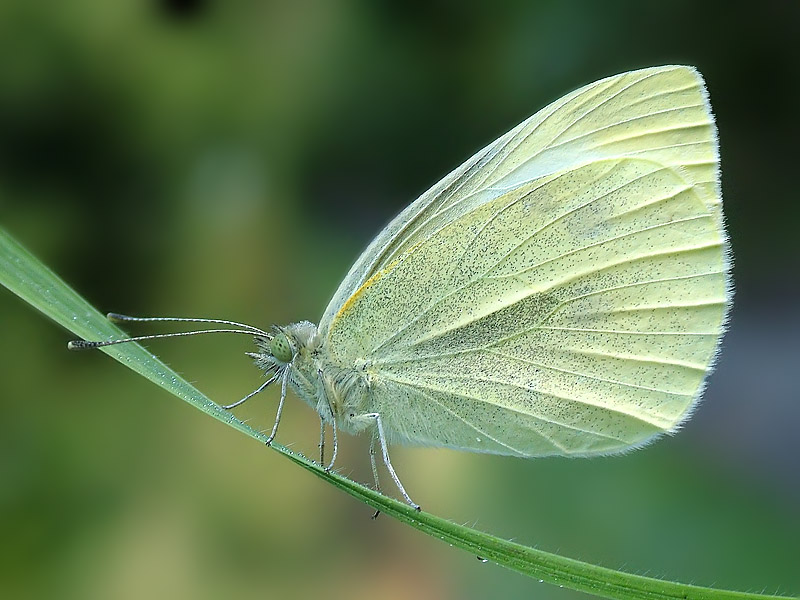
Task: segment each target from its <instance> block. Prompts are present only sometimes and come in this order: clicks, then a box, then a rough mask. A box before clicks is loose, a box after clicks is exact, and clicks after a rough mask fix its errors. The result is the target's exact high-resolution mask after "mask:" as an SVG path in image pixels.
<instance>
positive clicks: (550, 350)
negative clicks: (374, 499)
mask: <svg viewBox="0 0 800 600" xmlns="http://www.w3.org/2000/svg"><path fill="white" fill-rule="evenodd" d="M718 163H719V159H718V150H717V138H716V130H715V126H714V118H713V116H712V114H711V109H710V106H709V102H708V97H707V93H706V90H705V86H704V83H703V80H702V77H701V76H700V74H699V73H698V72H697V71H696V70H695V69H693V68H691V67H683V66H665V67H655V68H650V69H644V70H640V71H632V72H628V73H623V74H621V75H616V76H614V77H609V78H607V79H603V80H601V81H598V82H596V83H592V84H590V85H587V86H585V87H583V88H581V89H579V90H577V91H575V92H573V93H571V94H568V95H567V96H564V97H563V98H561V99H560V100H558V101H556V102H554V103H552V104H551V105H549V106H547V107H546V108H544V109H542V110H541V111H539V112H538V113H536V114H535V115H534V116H532V117H531V118H529V119H528V120H526V121H525V122H523V123H522V124H520V125H519V126H517V127H516V128H514V129H513V130H511V131H510V132H508V133H507V134H506V135H504V136H502V137H501V138H500V139H498V140H496V141H495V142H493V143H492V144H490V145H489V146H487V147H486V148H484V149H483V150H481V151H480V152H478V153H477V154H475V155H474V156H473V157H472V158H470V159H469V160H468V161H467V162H465V163H464V164H463V165H461V166H460V167H458V168H457V169H456V170H455V171H453V172H452V173H450V174H449V175H448V176H447V177H445V178H444V179H443V180H442V181H440V182H439V183H437V184H436V185H435V186H434V187H433V188H431V189H430V190H429V191H428V192H426V193H425V194H423V195H422V196H421V197H420V198H419V199H417V200H416V201H415V202H413V203H412V204H411V205H410V206H408V207H407V208H406V209H405V210H404V211H403V212H402V213H401V214H400V215H398V216H397V217H396V218H395V219H394V220H393V221H392V222H391V223H389V225H388V226H387V227H386V228H385V229H384V230H383V231H381V232H380V233H379V234H378V236H377V237H376V238H375V239H374V240H373V241H372V243H371V244H370V245H369V247H368V248H367V249H366V251H365V252H364V253H363V254H362V255H361V256H360V257H359V259H358V260H357V261H356V263H355V265H353V267H352V268H351V269H350V272H349V273H348V275H347V277H346V278H345V279H344V281H343V282H342V284H341V285H340V286H339V289H338V290H337V291H336V293H335V294H334V296H333V299H332V300H331V301H330V304H329V305H328V307H327V309H326V310H325V313H324V315H323V316H322V320H321V321H320V324H319V326H316V325H314V324H312V323H309V322H300V323H295V324H292V325H288V326H285V327H277V328H275V330H274V331H273V332H266V331H263V330H260V329H258V328H255V327H252V326H249V325H242V324H240V323H235V322H231V321H221V320H208V319H186V320H189V321H196V322H213V323H223V324H228V325H233V326H236V327H237V329H234V330H233V331H238V332H240V333H247V334H250V335H254V336H255V338H256V343H257V346H258V352H255V353H253V354H252V356H253V357H254V358H255V359H256V363H257V364H258V365H259V366H260V367H261V368H263V369H264V370H265V371H266V372H267V374H268V375H270V378H269V379H268V380H267V382H266V383H265V384H264V385H262V386H261V387H260V388H259V389H258V390H256V392H253V394H250V395H248V396H247V397H246V398H244V399H243V400H241V401H240V402H237V403H236V404H234V405H230V407H233V406H236V405H238V404H239V403H241V402H242V401H244V400H246V399H247V398H249V397H251V396H252V395H254V394H255V393H257V392H259V391H261V390H262V389H264V388H265V387H267V385H269V384H271V383H273V382H280V383H281V386H282V389H281V399H280V404H279V406H278V415H277V418H276V421H275V426H274V427H273V430H272V434H271V435H270V438H269V439H270V441H271V440H272V439H273V438H274V436H275V433H276V431H277V427H278V423H279V421H280V415H281V411H282V408H283V403H284V400H285V397H286V391H287V388H291V389H292V390H294V391H295V393H296V394H297V395H298V396H300V398H302V399H303V400H305V401H306V402H307V403H308V404H310V405H311V406H312V407H313V408H314V409H315V410H316V411H317V412H318V413H319V416H320V419H321V421H322V436H321V437H322V440H321V444H320V445H321V448H322V447H324V428H325V426H326V425H330V426H331V427H332V430H333V439H334V448H333V457H332V459H331V462H330V464H329V465H328V468H330V467H332V466H333V461H334V460H335V458H336V450H337V445H338V444H337V436H336V434H337V430H342V431H346V432H348V433H359V432H361V431H363V430H367V431H369V433H370V435H371V436H372V445H371V451H370V456H371V459H372V466H373V473H374V474H375V481H376V486H377V479H378V477H377V468H376V464H375V447H376V443H377V444H379V445H380V450H381V453H382V457H383V461H384V463H385V465H386V467H387V468H388V470H389V472H390V474H391V475H392V477H393V479H394V481H395V483H396V484H397V486H398V488H399V490H400V492H401V493H402V495H403V497H404V498H405V499H406V501H407V502H408V503H409V504H411V505H412V506H415V507H416V506H417V505H416V504H415V503H414V502H413V501H412V500H411V498H410V497H409V495H408V494H407V493H406V491H405V489H404V488H403V486H402V484H401V482H400V479H399V478H398V477H397V475H396V473H395V471H394V469H393V467H392V464H391V462H390V460H389V455H388V451H387V447H388V444H389V443H391V442H399V443H405V444H414V445H427V446H446V447H450V448H459V449H462V450H471V451H475V452H489V453H494V454H506V455H513V456H523V457H533V456H546V455H570V456H576V455H578V456H588V455H596V454H609V453H614V452H619V451H624V450H627V449H630V448H635V447H638V446H641V445H643V444H646V443H647V442H649V441H650V440H652V439H653V438H655V437H656V436H658V435H660V434H663V433H667V432H672V431H675V430H676V429H677V428H678V427H679V425H680V424H681V423H682V422H683V421H685V420H686V419H687V418H688V416H689V415H690V414H691V411H692V408H693V407H694V406H695V404H696V403H697V400H698V399H699V397H700V394H701V392H702V389H703V383H704V379H705V377H706V375H707V374H708V372H709V370H710V369H711V367H712V365H713V362H714V358H715V355H716V352H717V348H718V345H719V342H720V338H721V336H722V334H723V331H724V326H725V320H726V314H727V311H728V308H729V306H730V300H731V294H732V286H731V282H730V277H729V262H730V261H729V252H728V249H727V243H726V236H725V231H724V227H723V217H722V200H721V195H720V188H719V164H718ZM116 318H118V319H121V320H154V319H135V318H129V317H122V316H119V315H117V316H116ZM156 320H184V319H163V318H162V319H156ZM190 333H191V332H190ZM168 335H170V334H168ZM146 337H154V336H146ZM136 339H140V338H136ZM124 341H127V340H117V342H124ZM88 344H90V345H91V347H96V346H97V345H105V343H102V342H101V343H88ZM80 347H87V345H86V343H84V344H83V345H80ZM226 408H227V407H226ZM417 508H418V507H417Z"/></svg>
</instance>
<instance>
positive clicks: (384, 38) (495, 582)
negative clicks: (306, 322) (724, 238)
mask: <svg viewBox="0 0 800 600" xmlns="http://www.w3.org/2000/svg"><path fill="white" fill-rule="evenodd" d="M799 38H800V4H799V3H797V2H783V1H778V0H762V1H761V2H757V3H753V2H730V3H697V2H688V1H683V0H676V1H673V2H669V3H664V2H658V3H633V2H593V1H588V0H587V1H585V2H556V1H547V2H530V1H527V2H526V1H518V2H483V3H472V2H456V1H434V2H405V3H400V2H386V1H383V2H379V1H368V0H363V1H361V2H358V1H350V2H332V1H329V0H300V1H295V2H248V1H244V0H238V1H230V0H229V1H227V2H221V1H217V2H214V1H212V0H206V1H200V0H196V1H194V2H192V1H190V0H185V1H183V2H179V1H174V2H157V1H155V0H151V1H143V0H117V1H115V2H106V1H103V0H72V1H70V2H52V3H46V4H45V3H38V2H27V1H24V0H7V1H6V2H3V3H0V222H2V226H3V227H5V228H6V229H7V230H8V231H10V232H11V234H12V235H14V236H15V237H16V238H17V239H19V240H20V241H21V242H22V243H23V244H25V245H27V246H28V247H29V248H30V249H31V250H32V251H33V252H34V253H35V254H37V255H38V256H39V257H40V258H41V259H43V260H44V261H45V262H46V263H47V264H49V265H51V266H52V267H53V268H54V270H55V271H56V272H57V273H59V274H60V275H61V276H62V277H63V278H64V279H65V280H66V281H67V282H68V283H70V284H71V285H73V286H74V287H75V288H76V289H77V290H78V291H80V292H81V293H83V294H84V295H85V296H86V297H87V298H88V299H89V300H90V301H91V302H93V303H94V304H95V306H97V307H98V308H99V309H100V310H103V311H109V310H113V311H117V312H127V313H131V314H143V315H145V314H147V315H149V314H152V315H184V316H206V317H222V318H229V319H235V320H239V321H245V322H250V323H253V324H254V325H259V326H262V327H268V326H269V325H270V324H271V323H286V322H291V321H296V320H299V319H310V320H312V321H317V320H318V318H319V315H320V314H321V312H322V309H323V308H324V307H325V305H326V304H327V301H328V299H329V297H330V295H331V294H332V293H333V291H334V289H335V288H336V285H337V284H338V282H339V281H340V279H341V278H342V277H343V276H344V274H345V272H346V271H347V269H348V268H349V266H350V264H351V263H352V262H353V261H354V260H355V258H356V256H357V255H358V252H359V251H360V250H361V249H362V248H363V247H364V246H365V244H366V243H367V242H368V241H369V240H370V239H371V238H372V237H373V235H374V234H375V233H377V231H378V229H379V228H380V227H381V226H382V225H383V224H384V223H385V222H387V221H388V219H390V218H391V217H392V216H393V215H394V214H395V213H396V212H398V211H399V210H400V209H401V208H402V207H403V206H405V205H406V204H408V203H409V202H410V201H411V200H412V199H414V198H415V197H416V196H417V195H418V194H419V193H421V192H422V191H424V190H425V189H426V188H427V187H428V186H430V185H432V184H433V183H434V182H435V181H437V180H438V179H439V178H440V177H441V176H443V175H444V174H446V173H447V172H448V171H449V170H450V169H452V168H454V167H455V166H457V165H458V164H459V163H460V162H462V161H463V160H464V159H466V158H467V157H468V156H470V155H471V154H472V153H473V152H474V151H476V150H477V149H479V148H480V147H482V146H484V145H485V144H486V143H488V142H490V141H491V140H493V139H494V138H496V137H497V136H499V135H500V134H502V133H504V132H505V131H507V130H508V129H509V128H511V127H512V126H514V125H516V124H517V123H518V122H520V121H521V120H522V119H524V118H526V117H527V116H529V115H530V114H531V113H533V112H535V111H536V110H538V109H539V108H540V107H542V106H543V105H545V104H546V103H548V102H550V101H552V100H554V99H556V98H558V97H559V96H561V95H562V94H564V93H567V92H569V91H571V90H573V89H575V88H576V87H579V86H580V85H582V84H585V83H588V82H590V81H594V80H596V79H599V78H601V77H604V76H607V75H612V74H615V73H617V72H621V71H625V70H630V69H634V68H639V67H645V66H651V65H658V64H666V63H686V64H693V65H695V66H697V67H698V68H699V69H700V70H701V71H702V73H703V74H704V75H705V77H706V79H707V83H708V86H709V90H710V94H711V100H712V104H713V107H714V110H715V112H716V115H717V117H718V123H719V129H720V138H721V144H722V164H723V190H724V195H725V207H726V213H727V219H728V225H729V229H730V236H731V240H732V244H733V248H734V257H735V278H736V288H737V292H736V293H737V295H736V304H735V306H734V311H733V315H732V321H731V328H730V332H729V334H728V336H727V337H726V340H725V347H724V351H723V353H722V355H721V359H720V363H719V367H718V369H717V371H716V373H715V374H714V376H713V377H712V378H711V380H710V384H709V388H708V392H707V394H706V397H705V401H704V402H703V404H702V406H701V407H700V409H699V410H698V412H697V414H696V416H695V417H694V418H693V420H692V421H691V422H689V423H688V424H687V426H686V427H685V429H684V430H683V432H682V433H681V434H680V435H678V436H675V437H673V438H669V439H665V440H662V441H660V442H659V443H657V444H655V445H653V446H652V447H650V448H648V449H647V450H644V451H640V452H635V453H632V454H629V455H627V456H623V457H616V458H604V459H594V460H563V459H547V460H531V461H522V460H515V459H509V458H500V457H490V456H479V455H470V454H466V453H458V452H452V451H445V450H431V449H404V448H395V449H394V450H393V461H394V464H395V466H396V467H397V468H398V471H399V472H400V474H401V477H402V478H403V481H404V482H405V484H406V486H407V487H408V489H409V490H410V491H411V493H412V495H413V496H414V497H415V499H417V501H418V502H420V503H421V504H422V505H423V507H425V508H426V509H427V510H430V511H432V512H434V513H437V514H439V515H442V516H445V517H448V518H450V519H452V520H454V521H457V522H460V523H466V524H469V525H474V526H476V527H478V528H480V529H484V530H488V531H490V532H492V533H495V534H499V535H501V536H504V537H507V538H513V539H515V540H517V541H519V542H523V543H526V544H529V545H535V546H537V547H539V548H542V549H546V550H552V551H558V552H560V553H563V554H566V555H568V556H572V557H576V558H580V559H584V560H588V561H592V562H597V563H601V564H603V565H605V566H609V567H614V568H624V569H626V570H628V571H631V572H635V573H642V574H648V575H652V576H656V577H664V578H668V579H677V580H682V581H686V582H694V583H698V584H705V585H716V586H720V587H729V588H738V589H741V590H749V591H766V592H779V593H793V594H798V593H800V508H799V507H800V477H799V475H800V459H799V458H798V456H799V455H800V434H798V431H799V430H800V391H799V390H800V385H798V383H797V377H796V375H797V369H798V366H799V365H800V343H798V339H800V311H799V310H798V308H797V306H798V301H797V298H798V292H799V291H800V289H798V288H800V286H798V268H799V267H800V250H798V247H799V246H798V234H797V227H798V222H799V221H800V203H798V192H797V188H798V186H797V177H796V176H797V169H798V167H797V157H798V151H797V140H798V139H800V127H798V118H797V104H798V91H799V90H798V81H800V45H798V41H797V40H798V39H799ZM0 318H2V342H0V353H2V354H0V382H1V383H0V385H1V386H2V388H0V390H1V392H0V393H1V395H0V415H2V416H0V540H2V542H0V596H3V597H5V598H45V597H47V598H52V597H57V598H80V599H94V598H97V599H100V598H120V599H127V598H143V597H150V598H167V597H170V598H221V597H226V598H272V597H286V598H300V597H312V595H314V596H316V597H324V598H333V599H338V598H348V599H353V600H357V599H360V598H374V597H379V598H389V599H391V598H416V599H426V598H445V599H446V598H486V597H496V598H508V597H536V598H553V599H561V600H567V599H569V598H572V597H578V596H580V594H577V593H573V592H569V591H566V590H560V589H558V588H553V587H550V586H546V585H540V584H538V583H536V582H535V581H533V580H530V579H526V578H524V577H522V576H519V575H516V574H514V573H512V572H510V571H506V570H504V569H502V568H499V567H497V566H494V565H491V564H483V563H481V562H479V561H478V560H476V558H475V557H474V556H472V555H469V554H467V553H464V552H461V551H458V550H454V549H451V548H448V547H447V546H446V545H443V544H441V543H439V542H437V541H434V540H433V539H431V538H428V537H426V536H424V535H422V534H420V533H419V532H417V531H415V530H411V529H410V528H406V527H403V526H400V525H399V524H397V523H395V522H393V521H392V520H391V519H389V518H385V517H384V518H380V519H378V520H377V521H372V520H370V518H369V517H370V511H369V509H368V508H366V507H365V506H364V505H361V504H359V503H357V502H356V501H354V500H352V499H351V498H350V497H348V496H345V495H344V494H342V493H341V492H338V491H336V490H335V489H333V488H332V487H330V486H327V485H325V484H323V483H322V482H320V481H318V480H317V479H316V478H314V477H312V476H310V475H309V474H308V473H306V472H304V471H301V470H300V469H298V468H297V467H295V466H293V465H291V464H290V463H289V462H288V461H285V460H283V459H281V458H280V456H279V455H277V454H275V453H273V452H270V451H269V450H265V449H264V448H262V447H260V446H259V445H258V444H256V443H254V442H253V441H252V440H250V439H249V438H246V437H244V436H242V435H240V434H238V433H236V432H235V431H234V430H232V429H229V428H226V427H224V426H223V425H221V424H220V423H218V422H216V421H213V420H212V419H209V418H207V417H206V416H204V415H203V414H201V413H199V412H198V411H196V410H193V409H192V408H190V407H189V406H188V405H185V404H183V403H181V402H179V401H178V400H177V399H176V398H174V397H172V396H170V395H168V394H167V393H166V392H163V391H161V390H160V389H157V388H155V387H154V386H152V385H151V384H149V383H148V382H147V381H145V380H144V379H142V378H140V377H138V376H136V375H134V374H133V373H132V372H130V371H128V370H126V369H124V368H122V367H121V366H120V365H119V364H117V363H115V362H113V361H111V360H110V359H108V357H106V356H104V355H101V354H99V353H97V354H93V353H83V354H73V353H68V352H67V351H66V349H65V344H66V342H67V340H68V339H70V336H69V334H67V333H66V332H64V331H62V330H61V329H59V328H58V327H54V326H53V324H52V323H50V322H48V321H46V320H45V319H43V318H42V317H41V316H40V315H38V314H36V313H35V312H34V311H33V310H31V309H30V308H29V307H27V306H26V305H24V304H23V303H22V302H21V301H19V300H18V299H17V298H16V297H14V296H12V295H11V294H10V293H8V292H6V291H5V290H3V291H2V292H0ZM135 331H136V332H137V333H145V332H152V331H154V330H153V329H148V328H136V329H135ZM231 337H233V338H234V339H230V338H229V337H225V336H217V337H213V336H209V337H207V338H205V339H203V338H194V339H190V340H166V341H162V342H158V343H152V344H150V347H151V348H152V349H153V350H154V351H155V352H157V353H158V354H159V355H161V356H163V357H164V358H165V360H167V361H168V362H169V363H170V364H171V365H172V366H173V367H174V368H176V369H177V370H178V371H179V372H182V373H184V374H185V375H186V377H188V378H189V379H190V380H192V381H194V382H195V383H196V385H198V386H199V387H200V389H201V390H203V391H205V392H206V393H207V394H208V395H209V396H210V397H211V398H213V399H215V400H217V401H218V402H220V403H227V402H230V401H233V400H236V399H238V398H240V397H241V396H243V395H244V394H246V393H247V392H249V391H250V390H252V389H254V388H255V387H256V386H257V385H258V384H259V383H260V381H262V379H261V378H260V375H259V373H258V372H257V371H256V370H255V369H254V368H253V366H252V365H251V363H250V361H249V359H247V358H246V357H244V356H243V353H244V352H245V351H247V350H250V349H251V348H250V343H249V341H248V340H246V339H241V338H239V337H236V336H231ZM275 392H276V391H275V390H272V391H271V392H270V393H268V394H265V395H263V396H260V397H259V398H258V399H255V400H253V401H251V402H249V403H248V404H247V405H245V406H244V407H242V409H241V410H239V411H237V414H239V415H240V416H241V417H243V418H245V419H248V420H250V422H251V423H254V424H256V425H257V426H259V427H261V428H267V427H269V426H271V424H272V419H273V415H274V409H275V399H276V398H275ZM317 435H318V421H317V417H316V415H315V414H314V413H313V412H312V411H311V410H310V409H308V408H307V407H306V406H305V405H302V404H301V403H299V402H296V401H294V402H291V403H289V404H287V409H286V412H285V420H284V422H283V424H282V427H281V431H280V432H279V440H280V441H282V442H283V443H286V444H289V445H291V446H292V447H294V448H296V449H299V450H301V451H303V452H306V453H309V454H310V455H311V456H314V455H315V452H316V442H317ZM338 466H339V468H340V470H341V471H342V472H343V473H346V474H349V475H351V476H353V477H355V478H357V479H359V480H361V481H369V479H370V474H369V465H368V460H367V454H366V445H365V440H360V439H356V438H350V437H345V438H344V439H343V440H341V455H340V458H339V461H338Z"/></svg>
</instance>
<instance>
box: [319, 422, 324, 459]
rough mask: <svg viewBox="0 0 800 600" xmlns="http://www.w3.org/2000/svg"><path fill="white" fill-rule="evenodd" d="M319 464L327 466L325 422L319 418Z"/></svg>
mask: <svg viewBox="0 0 800 600" xmlns="http://www.w3.org/2000/svg"><path fill="white" fill-rule="evenodd" d="M319 464H320V466H322V465H324V464H325V420H324V419H323V418H322V415H320V417H319Z"/></svg>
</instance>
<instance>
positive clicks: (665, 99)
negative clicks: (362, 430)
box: [320, 66, 721, 335]
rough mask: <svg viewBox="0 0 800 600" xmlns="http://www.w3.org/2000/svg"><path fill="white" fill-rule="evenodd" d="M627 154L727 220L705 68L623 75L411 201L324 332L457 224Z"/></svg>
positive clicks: (339, 294) (362, 262)
mask: <svg viewBox="0 0 800 600" xmlns="http://www.w3.org/2000/svg"><path fill="white" fill-rule="evenodd" d="M626 156H628V157H639V158H646V159H651V160H655V161H657V162H659V163H660V164H662V165H664V166H667V167H675V168H678V167H679V168H680V169H681V171H682V173H681V176H682V177H683V178H684V179H685V180H686V181H688V182H690V183H692V184H693V185H695V192H696V194H697V195H698V196H700V197H701V198H702V199H703V201H704V202H705V203H706V204H707V205H708V207H709V210H711V211H714V212H716V214H717V216H718V218H721V216H720V213H719V203H720V199H719V191H718V185H717V167H716V165H717V155H716V144H715V132H714V125H713V119H712V117H711V114H710V108H709V106H708V102H707V99H706V93H705V88H704V85H703V81H702V78H701V77H700V75H699V73H697V72H696V71H695V70H694V69H692V68H690V67H683V66H665V67H655V68H651V69H644V70H640V71H632V72H628V73H623V74H620V75H616V76H613V77H609V78H607V79H603V80H601V81H598V82H595V83H592V84H590V85H587V86H585V87H583V88H581V89H579V90H576V91H575V92H572V93H571V94H568V95H567V96H564V97H563V98H561V99H560V100H558V101H556V102H554V103H553V104H551V105H549V106H547V107H545V108H544V109H542V110H541V111H539V112H538V113H536V114H535V115H533V116H532V117H530V118H529V119H528V120H526V121H524V122H523V123H521V124H520V125H519V126H517V127H516V128H514V129H513V130H511V131H510V132H508V133H507V134H506V135H504V136H502V137H501V138H500V139H498V140H496V141H495V142H493V143H492V144H489V145H488V146H487V147H486V148H484V149H483V150H481V151H480V152H478V153H477V154H475V155H474V156H473V157H472V158H470V159H469V160H468V161H467V162H465V163H464V164H463V165H461V166H460V167H458V168H457V169H456V170H455V171H453V172H452V173H450V174H449V175H447V176H446V177H445V178H444V179H443V180H442V181H440V182H439V183H438V184H436V185H435V186H434V187H433V188H431V189H430V190H428V191H427V192H426V193H425V194H423V195H422V196H421V197H420V198H418V199H417V200H416V201H415V202H413V203H412V204H411V205H410V206H408V207H407V208H406V209H405V210H404V211H403V212H402V213H400V215H398V216H397V217H396V218H395V219H394V220H393V221H392V222H391V223H390V224H389V225H388V226H387V227H386V228H385V229H384V230H383V231H381V232H380V233H379V234H378V236H377V237H376V238H375V239H374V240H373V242H372V243H371V244H370V245H369V247H368V248H367V249H366V250H365V251H364V253H363V254H362V255H361V256H360V257H359V259H358V260H357V261H356V263H355V264H354V265H353V267H352V268H351V270H350V272H349V273H348V275H347V277H346V278H345V279H344V281H343V282H342V284H341V285H340V287H339V289H338V290H337V291H336V293H335V294H334V296H333V298H332V299H331V301H330V303H329V305H328V307H327V308H326V310H325V313H324V315H323V317H322V319H321V322H320V331H321V332H322V334H323V335H324V334H325V332H327V330H328V328H329V327H330V325H331V323H332V321H333V320H334V319H335V318H337V314H338V313H339V312H340V310H341V308H342V307H343V306H344V305H345V304H346V303H347V302H348V300H349V299H350V298H351V297H352V296H353V295H354V294H356V293H357V292H358V290H359V288H361V287H362V286H363V285H364V284H365V283H366V282H367V280H368V279H369V278H370V277H373V276H374V275H375V274H376V273H378V272H380V271H381V270H383V269H386V268H387V267H388V266H389V265H391V264H392V263H393V262H394V261H396V260H398V259H399V258H400V257H401V256H402V255H403V254H404V253H405V252H408V251H409V250H410V249H412V248H413V247H415V246H416V245H417V244H419V243H420V242H422V241H424V240H426V239H428V238H430V237H431V236H433V235H434V234H435V233H436V232H437V231H439V230H440V229H441V228H443V227H445V226H446V225H447V224H448V223H451V222H453V221H456V220H458V219H460V218H461V217H463V216H465V215H467V214H469V213H470V212H471V211H473V210H474V209H475V208H477V207H479V206H481V205H483V204H484V203H486V202H489V201H490V200H492V199H494V198H497V197H498V196H501V195H503V194H506V193H508V192H509V191H511V190H513V189H515V188H516V187H518V186H521V185H525V184H527V183H529V182H531V181H534V180H536V179H539V178H541V177H544V176H547V175H550V174H553V173H556V172H559V171H564V170H570V169H573V168H575V167H577V166H580V165H582V164H586V163H589V162H592V161H594V160H601V159H603V158H610V157H626ZM720 226H721V224H720Z"/></svg>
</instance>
